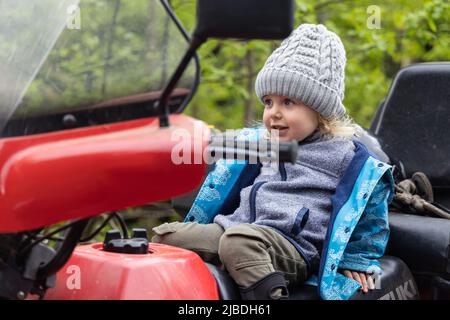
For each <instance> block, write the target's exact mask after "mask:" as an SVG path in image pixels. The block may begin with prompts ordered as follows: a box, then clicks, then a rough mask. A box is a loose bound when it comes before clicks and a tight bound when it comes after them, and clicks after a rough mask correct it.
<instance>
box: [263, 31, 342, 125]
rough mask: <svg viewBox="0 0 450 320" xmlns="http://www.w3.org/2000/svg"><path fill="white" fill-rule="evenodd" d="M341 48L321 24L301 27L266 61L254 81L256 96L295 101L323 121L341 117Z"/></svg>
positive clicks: (337, 40) (338, 39)
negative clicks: (274, 96)
mask: <svg viewBox="0 0 450 320" xmlns="http://www.w3.org/2000/svg"><path fill="white" fill-rule="evenodd" d="M345 62H346V58H345V49H344V45H343V44H342V42H341V39H340V38H339V37H338V36H337V35H336V34H335V33H334V32H331V31H329V30H328V29H327V28H326V27H325V26H324V25H321V24H319V25H314V24H302V25H300V26H299V27H298V28H297V29H296V30H294V31H293V32H292V33H291V35H290V36H289V37H288V38H286V39H285V40H284V41H283V42H282V43H281V46H280V47H279V48H278V49H276V50H275V51H274V52H273V53H272V54H271V55H270V57H269V58H268V59H267V61H266V64H265V65H264V67H263V68H262V70H261V71H260V72H259V74H258V76H257V78H256V84H255V88H256V95H257V96H258V97H259V98H260V99H262V98H263V97H264V96H265V95H268V94H277V95H282V96H286V97H289V98H292V99H294V100H298V101H301V102H303V103H304V104H306V105H307V106H309V107H311V108H312V109H314V110H316V111H317V112H319V113H320V114H321V115H322V116H324V117H325V118H327V119H330V118H334V117H340V116H342V115H344V114H345V107H344V105H343V104H342V100H343V99H344V89H345V87H344V77H345V73H344V69H345Z"/></svg>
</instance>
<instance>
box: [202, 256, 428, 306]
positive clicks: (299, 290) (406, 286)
mask: <svg viewBox="0 0 450 320" xmlns="http://www.w3.org/2000/svg"><path fill="white" fill-rule="evenodd" d="M380 264H381V269H382V270H383V274H382V275H381V276H380V278H379V279H378V280H377V287H378V288H377V289H375V290H371V291H369V293H366V294H363V293H361V292H359V291H358V292H357V293H355V295H354V296H353V297H352V300H377V299H383V300H413V299H418V298H419V295H418V289H417V286H416V283H415V281H414V279H413V277H412V275H411V272H410V271H409V269H408V267H407V266H406V264H405V263H404V262H403V261H402V260H400V259H398V258H395V257H390V256H385V257H383V258H382V259H380ZM207 265H208V268H209V270H210V271H211V273H212V274H213V276H214V278H215V279H216V283H217V286H218V288H219V295H220V298H221V299H224V300H238V299H240V294H239V290H238V288H237V285H236V284H235V282H234V281H233V280H232V279H231V277H230V276H229V274H228V273H227V272H226V271H224V270H221V269H219V268H218V267H216V266H214V265H212V264H207ZM289 292H290V294H289V298H290V299H291V300H319V299H320V296H319V294H318V292H317V287H315V286H310V285H298V286H296V287H293V288H290V289H289Z"/></svg>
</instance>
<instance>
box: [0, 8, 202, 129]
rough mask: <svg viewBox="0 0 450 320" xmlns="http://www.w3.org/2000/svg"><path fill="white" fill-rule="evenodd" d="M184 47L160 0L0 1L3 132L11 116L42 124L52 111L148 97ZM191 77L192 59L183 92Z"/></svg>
mask: <svg viewBox="0 0 450 320" xmlns="http://www.w3.org/2000/svg"><path fill="white" fill-rule="evenodd" d="M186 47H187V42H186V40H185V39H184V38H183V35H182V33H181V32H180V31H179V30H178V29H177V26H176V25H175V23H174V22H173V21H172V20H171V18H170V17H169V15H168V14H167V13H166V11H165V9H164V7H163V6H162V5H161V3H160V1H159V0H132V1H127V0H39V1H36V0H21V1H17V0H2V1H0V132H4V129H5V127H6V126H7V125H8V124H9V122H14V121H15V122H16V123H17V122H20V123H22V124H23V123H27V122H26V121H27V120H29V119H39V125H40V126H41V127H42V128H44V127H46V124H45V123H44V122H45V119H46V117H47V116H50V115H55V114H67V113H69V112H74V111H77V112H80V111H83V110H84V111H86V110H89V109H92V108H99V107H102V108H104V109H107V108H108V107H109V106H111V105H114V106H115V107H117V106H118V105H121V104H130V101H131V102H133V101H136V100H137V101H139V102H141V103H142V102H146V101H147V102H148V103H151V102H152V101H155V100H156V99H157V98H158V97H159V94H160V90H162V89H163V88H164V86H165V84H166V82H167V81H168V78H169V77H170V75H171V74H172V72H173V71H174V70H175V68H176V66H177V64H178V63H179V61H180V60H181V58H182V55H183V54H184V52H185V50H186ZM194 79H195V67H194V63H191V65H190V67H189V68H188V70H187V71H186V72H185V74H184V76H183V78H182V79H181V81H180V82H179V84H178V91H177V92H178V93H180V95H181V96H182V97H183V98H186V96H187V94H188V93H189V92H190V90H192V88H193V86H194V82H195V80H194ZM121 97H127V99H123V98H122V99H117V98H121ZM131 109H132V108H129V110H128V111H127V112H131V113H132V112H133V110H131ZM122 113H123V110H122ZM144 115H145V114H144ZM144 115H141V116H144ZM146 116H149V115H148V114H147V115H146ZM126 118H127V119H128V118H130V117H124V119H126ZM49 119H50V118H49ZM119 120H120V119H118V118H117V117H116V119H114V120H111V121H119ZM51 121H54V118H52V120H51ZM29 123H31V122H29ZM91 124H92V122H91ZM22 129H23V131H24V132H23V133H22V134H27V133H30V132H27V128H26V127H23V128H22ZM28 131H30V130H28ZM31 131H33V130H31ZM34 131H35V132H41V131H45V130H34Z"/></svg>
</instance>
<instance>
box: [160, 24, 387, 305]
mask: <svg viewBox="0 0 450 320" xmlns="http://www.w3.org/2000/svg"><path fill="white" fill-rule="evenodd" d="M345 62H346V58H345V50H344V47H343V44H342V42H341V40H340V39H339V37H338V36H337V35H336V34H335V33H333V32H331V31H329V30H327V29H326V28H325V26H323V25H311V24H303V25H301V26H300V27H299V28H297V29H296V30H295V31H294V32H293V33H292V34H291V35H290V36H289V37H288V38H287V39H286V40H284V41H283V42H282V44H281V46H280V47H279V48H278V49H276V50H275V51H274V52H273V53H272V55H271V56H270V57H269V59H268V60H267V62H266V64H265V65H264V67H263V69H262V70H261V71H260V72H259V74H258V77H257V79H256V93H257V96H258V97H259V98H260V99H261V100H262V102H263V103H264V107H265V108H264V115H263V123H264V126H265V128H266V129H267V130H268V131H270V132H275V131H276V132H277V133H278V135H279V139H280V140H281V141H288V140H297V141H298V143H299V151H298V159H297V162H296V163H295V164H290V163H286V164H283V163H281V164H280V165H279V169H280V170H279V172H278V173H276V174H267V171H266V173H264V171H263V170H261V173H260V174H259V175H258V176H257V177H256V179H255V180H254V182H253V184H252V185H249V186H247V187H244V188H242V189H241V191H240V200H239V201H240V202H239V206H238V207H237V209H236V210H235V211H234V212H232V213H229V214H224V213H223V212H222V213H221V212H218V214H217V215H216V216H215V218H214V220H213V223H210V224H199V223H178V222H175V223H170V224H167V223H166V224H163V225H161V226H158V227H156V228H154V229H153V231H154V232H155V234H156V235H155V236H154V237H153V238H152V241H153V242H160V243H165V244H169V245H174V246H179V247H183V248H186V249H190V250H193V251H195V252H197V253H198V254H199V255H200V256H201V257H202V258H203V259H204V260H205V261H208V262H211V263H216V264H219V263H222V264H223V266H224V267H225V268H226V269H227V271H228V272H229V274H230V275H231V277H232V278H233V279H234V280H235V281H236V283H237V284H238V285H239V288H240V292H241V296H242V298H244V299H280V298H286V297H287V296H288V290H287V285H292V284H297V283H301V282H304V281H305V280H307V278H308V277H309V276H310V275H319V277H320V278H321V281H326V280H327V278H326V275H327V274H333V272H334V273H335V272H336V271H331V270H334V269H335V265H333V264H332V263H331V262H330V261H332V258H333V257H334V256H339V254H340V255H341V257H342V255H343V254H344V249H345V247H346V244H347V242H349V241H350V240H352V239H349V238H350V235H351V234H352V232H350V230H358V229H357V228H355V226H351V224H349V225H348V226H347V227H346V228H345V229H342V228H343V226H342V225H339V227H340V228H341V229H342V230H341V229H339V228H337V229H338V230H341V234H338V232H335V231H333V230H334V229H335V228H333V230H331V229H332V228H331V227H330V228H329V225H330V223H331V222H330V218H331V217H332V212H333V209H336V208H335V207H336V204H335V203H333V201H332V197H333V195H334V194H335V193H337V188H338V185H339V183H340V181H341V180H342V178H343V176H344V173H345V172H346V170H347V168H349V165H350V164H351V162H352V161H354V163H355V164H357V163H359V162H358V161H360V160H358V159H359V158H360V157H359V156H358V157H356V156H355V148H356V147H355V143H353V141H352V137H354V135H355V133H356V131H357V130H358V128H359V127H358V126H356V125H354V124H353V123H352V122H351V120H350V119H349V117H348V116H347V115H346V111H345V108H344V106H343V104H342V100H343V98H344V68H345ZM366 153H367V151H366ZM358 154H360V152H359V153H358ZM367 157H368V156H366V158H367ZM355 158H358V159H355ZM366 161H368V160H366ZM376 163H377V164H378V167H380V165H379V162H376ZM356 166H358V165H356ZM386 166H387V165H386ZM360 167H361V166H360ZM387 167H389V166H387ZM359 169H361V168H359ZM361 170H362V169H361ZM384 170H386V169H385V168H384ZM380 172H381V171H380ZM384 172H386V171H383V172H381V173H380V175H379V177H380V178H377V179H375V180H373V181H375V183H372V184H373V185H374V186H375V185H378V181H380V180H382V179H381V177H382V176H383V175H384ZM350 175H351V174H350ZM353 176H354V174H353ZM355 181H356V180H355ZM372 188H373V186H372ZM377 188H378V189H377V190H378V191H379V192H378V193H377V198H376V203H374V202H373V198H374V197H370V199H372V200H371V201H372V205H370V201H369V203H368V204H367V205H366V203H367V201H366V203H364V204H358V206H357V207H356V209H355V210H354V211H352V210H351V209H350V210H348V211H347V212H351V213H353V214H354V216H353V217H354V220H356V221H355V222H354V224H355V225H356V223H357V222H358V221H357V220H358V219H359V218H360V216H361V214H362V213H361V212H359V211H362V210H364V208H365V207H366V206H367V208H378V209H380V210H381V211H383V212H381V211H380V212H381V213H379V214H381V216H383V215H384V214H386V212H385V211H386V208H387V201H388V196H389V192H388V189H387V188H386V185H383V184H379V187H377ZM342 189H344V187H342V188H341V189H340V190H342ZM372 190H374V189H372ZM340 192H342V191H340ZM349 192H350V191H349ZM374 192H375V191H374ZM368 194H371V191H369V192H366V193H365V195H364V196H361V199H362V201H365V200H364V199H365V198H367V195H368ZM363 198H364V199H363ZM361 203H362V202H361ZM380 203H381V204H382V205H380ZM361 205H362V206H363V208H360V206H361ZM378 209H377V210H378ZM358 210H359V211H358ZM368 210H369V209H368ZM373 210H375V209H373ZM358 212H359V215H358ZM374 212H375V211H374ZM377 214H378V213H377ZM335 215H336V217H337V218H336V219H337V220H339V219H340V218H339V217H340V215H339V214H338V213H335ZM374 216H376V214H375V213H374ZM336 219H335V220H336ZM344 219H347V220H350V219H351V218H348V216H347V217H346V218H344ZM377 219H379V220H382V223H381V224H380V223H378V225H381V226H382V228H381V229H380V230H378V231H377V232H376V236H377V237H378V238H379V239H380V237H381V238H382V240H383V241H387V233H388V231H387V227H386V226H387V224H386V219H384V217H381V218H380V217H378V218H377ZM375 220H376V219H375ZM375 220H372V221H375ZM339 221H340V220H339ZM350 221H353V220H350ZM352 223H353V222H352ZM327 229H330V230H328V232H329V233H330V235H329V236H328V237H329V238H330V239H333V237H335V236H341V238H342V239H344V240H343V241H344V243H345V244H344V245H343V247H344V248H342V250H341V251H342V252H340V253H339V252H337V251H333V250H335V249H334V247H333V248H332V245H330V246H327V248H326V249H327V250H326V255H327V259H326V261H324V262H323V264H324V266H323V267H322V268H323V270H321V268H320V264H321V253H322V252H323V250H324V245H325V242H326V237H327ZM335 234H337V235H335ZM355 235H356V233H355ZM346 237H347V238H346ZM356 237H358V235H356ZM366 239H368V240H369V241H370V237H367V238H366ZM354 240H355V241H356V242H358V239H354ZM333 243H335V242H333ZM358 245H361V243H358ZM384 245H385V243H382V244H381V245H380V246H381V249H380V248H377V249H376V250H375V251H376V254H374V255H370V254H368V253H367V252H361V253H360V252H358V251H354V252H351V253H352V254H350V253H349V254H348V257H347V256H346V254H347V253H345V254H344V260H345V259H347V260H348V261H351V262H352V263H347V260H345V261H343V263H341V264H339V267H340V268H339V272H340V273H341V274H343V275H345V276H346V277H347V278H349V279H352V280H355V281H356V282H358V283H359V285H358V284H356V285H358V288H361V289H362V290H363V291H364V292H368V289H373V288H374V283H373V279H372V278H371V277H370V276H369V275H368V274H367V273H368V272H370V270H372V269H370V268H369V263H366V260H364V259H373V258H377V257H380V256H381V255H382V253H383V251H384ZM367 246H373V244H371V243H368V244H367ZM349 247H350V249H354V248H358V246H355V247H353V248H352V247H351V246H349ZM375 247H376V246H375ZM380 251H381V255H380ZM329 255H330V256H331V257H330V258H329V257H328V256H329ZM354 257H357V258H354ZM359 257H361V261H363V262H364V263H362V264H363V265H364V267H362V268H361V267H360V265H361V263H359V261H358V259H359ZM324 260H325V259H324ZM334 261H337V260H334ZM367 261H369V260H367ZM344 262H346V263H344ZM358 263H359V264H358ZM375 264H376V263H375ZM373 265H374V264H371V265H370V266H373ZM330 266H331V267H330ZM347 266H350V267H351V266H356V267H355V268H354V269H353V270H349V268H347ZM324 274H325V275H324ZM332 277H333V279H334V278H336V276H335V275H334V274H333V276H332ZM333 281H334V280H333ZM333 281H331V282H333ZM339 281H340V282H339ZM339 281H338V282H339V283H338V284H336V283H334V282H336V281H334V282H333V283H331V284H330V283H325V282H324V283H325V284H324V285H323V286H322V288H321V290H323V293H321V295H322V296H325V298H333V297H338V298H339V297H340V296H339V294H340V293H339V292H338V293H332V294H328V293H326V291H324V290H327V289H328V286H330V287H331V286H332V285H337V286H338V288H341V289H342V290H343V291H345V290H347V291H349V290H350V289H349V288H350V286H349V285H348V284H347V283H345V281H344V282H342V279H341V280H339ZM343 283H344V284H343ZM351 288H352V290H353V292H354V291H355V290H354V288H355V283H353V286H352V287H351ZM333 290H335V289H333ZM335 291H336V290H335ZM335 291H330V290H329V292H335ZM350 291H351V290H350ZM350 291H349V292H350ZM333 294H334V296H333Z"/></svg>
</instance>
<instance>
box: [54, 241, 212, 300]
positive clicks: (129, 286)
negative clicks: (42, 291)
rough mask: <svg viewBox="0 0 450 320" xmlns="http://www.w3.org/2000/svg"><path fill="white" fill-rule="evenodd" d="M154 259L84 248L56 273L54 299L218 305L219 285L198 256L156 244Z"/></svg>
mask: <svg viewBox="0 0 450 320" xmlns="http://www.w3.org/2000/svg"><path fill="white" fill-rule="evenodd" d="M149 251H150V252H151V253H149V254H120V253H112V252H106V251H104V250H103V244H101V243H97V244H92V245H84V246H79V247H77V248H76V249H75V251H74V253H73V254H72V257H71V258H70V260H69V261H68V262H67V264H66V265H65V266H64V268H62V269H61V270H60V271H59V272H58V274H57V284H56V287H55V288H53V289H49V290H48V291H47V294H46V295H45V299H49V300H55V299H58V300H92V299H94V300H106V299H108V300H111V299H112V300H147V299H149V300H178V299H186V300H197V299H199V300H218V299H219V294H218V289H217V285H216V282H215V280H214V278H213V276H212V275H211V273H210V272H209V270H208V267H207V266H206V265H205V263H204V262H203V261H202V259H201V258H200V257H199V256H198V255H197V254H196V253H194V252H192V251H189V250H185V249H181V248H177V247H172V246H168V245H164V244H158V243H151V244H150V250H149Z"/></svg>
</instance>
